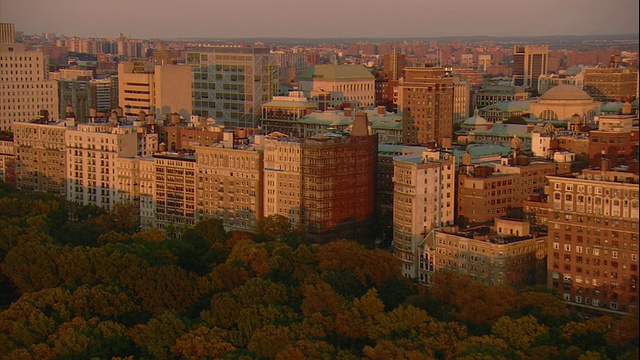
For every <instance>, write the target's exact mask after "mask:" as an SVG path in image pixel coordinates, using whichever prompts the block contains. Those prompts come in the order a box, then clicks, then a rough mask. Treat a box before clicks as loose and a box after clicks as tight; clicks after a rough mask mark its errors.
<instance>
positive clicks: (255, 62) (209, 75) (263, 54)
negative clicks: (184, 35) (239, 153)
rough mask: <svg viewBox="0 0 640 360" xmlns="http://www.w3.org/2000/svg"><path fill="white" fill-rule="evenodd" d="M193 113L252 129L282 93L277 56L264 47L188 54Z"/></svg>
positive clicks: (195, 50)
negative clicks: (268, 106) (265, 107)
mask: <svg viewBox="0 0 640 360" xmlns="http://www.w3.org/2000/svg"><path fill="white" fill-rule="evenodd" d="M187 65H189V66H191V69H192V74H193V75H192V76H193V112H194V113H195V114H196V115H204V116H206V117H208V118H213V119H216V121H218V123H219V124H221V125H225V126H229V127H250V128H253V127H255V126H256V125H258V124H259V122H260V116H261V108H262V105H263V104H265V103H267V102H269V101H271V98H272V97H273V96H275V95H277V94H278V93H279V85H278V65H277V58H276V56H275V55H274V54H270V53H269V49H267V48H262V47H224V46H211V47H208V46H199V47H192V48H189V49H188V51H187Z"/></svg>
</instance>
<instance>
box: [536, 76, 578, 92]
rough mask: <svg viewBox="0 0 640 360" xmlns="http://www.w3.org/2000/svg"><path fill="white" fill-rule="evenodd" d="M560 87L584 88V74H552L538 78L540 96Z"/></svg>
mask: <svg viewBox="0 0 640 360" xmlns="http://www.w3.org/2000/svg"><path fill="white" fill-rule="evenodd" d="M558 85H572V86H575V87H577V88H579V89H583V88H584V72H580V73H578V74H575V75H566V74H550V75H546V74H544V75H540V76H539V77H538V94H539V95H542V94H544V93H546V92H547V91H548V90H549V89H551V88H552V87H554V86H558Z"/></svg>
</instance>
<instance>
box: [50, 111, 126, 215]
mask: <svg viewBox="0 0 640 360" xmlns="http://www.w3.org/2000/svg"><path fill="white" fill-rule="evenodd" d="M65 130H66V131H65V135H64V136H65V143H66V148H67V149H70V150H69V152H68V153H67V158H66V159H67V164H69V166H67V167H66V170H67V171H66V183H67V191H66V193H67V200H69V201H72V202H75V203H78V204H79V205H96V206H99V207H103V208H106V209H109V210H112V209H113V206H114V205H115V204H116V203H117V193H116V184H117V181H118V174H116V167H117V166H116V162H117V158H118V157H134V156H136V155H137V154H138V152H137V150H138V146H137V144H138V134H137V130H136V129H135V128H133V127H132V126H114V125H113V123H111V124H107V123H89V124H78V125H77V126H76V127H75V128H67V129H65ZM58 166H59V165H58Z"/></svg>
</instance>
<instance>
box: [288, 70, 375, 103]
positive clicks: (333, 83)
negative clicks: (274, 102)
mask: <svg viewBox="0 0 640 360" xmlns="http://www.w3.org/2000/svg"><path fill="white" fill-rule="evenodd" d="M297 80H298V84H299V86H300V90H301V91H304V93H305V94H308V95H309V96H311V98H312V101H316V100H315V99H314V96H315V95H318V94H323V93H330V94H331V96H332V97H334V96H336V95H337V96H341V98H342V101H343V102H349V103H351V104H352V106H363V107H367V106H374V104H375V78H374V76H373V75H372V74H371V73H370V72H369V70H367V68H365V67H364V66H362V65H312V66H310V67H309V68H308V69H307V70H306V71H304V72H303V73H302V74H300V75H299V76H298V78H297ZM318 106H319V108H320V109H322V110H324V108H323V107H322V106H321V104H320V102H319V104H318Z"/></svg>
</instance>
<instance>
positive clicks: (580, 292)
mask: <svg viewBox="0 0 640 360" xmlns="http://www.w3.org/2000/svg"><path fill="white" fill-rule="evenodd" d="M548 206H549V218H548V222H549V238H548V245H547V247H548V249H549V261H548V278H547V284H548V286H549V287H553V288H554V289H556V290H557V291H558V292H560V293H561V294H563V297H564V300H565V301H567V302H570V303H572V304H578V306H587V307H590V308H598V309H610V310H618V311H623V312H629V311H632V310H633V309H637V306H638V209H639V208H638V175H637V173H636V174H633V173H629V172H623V171H617V170H607V168H606V166H605V167H602V168H601V169H593V170H583V171H582V173H581V175H579V176H549V200H548Z"/></svg>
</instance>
